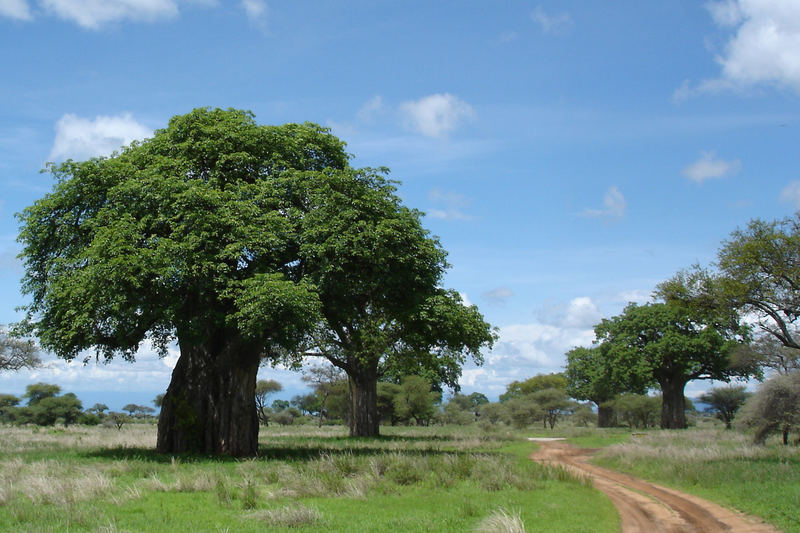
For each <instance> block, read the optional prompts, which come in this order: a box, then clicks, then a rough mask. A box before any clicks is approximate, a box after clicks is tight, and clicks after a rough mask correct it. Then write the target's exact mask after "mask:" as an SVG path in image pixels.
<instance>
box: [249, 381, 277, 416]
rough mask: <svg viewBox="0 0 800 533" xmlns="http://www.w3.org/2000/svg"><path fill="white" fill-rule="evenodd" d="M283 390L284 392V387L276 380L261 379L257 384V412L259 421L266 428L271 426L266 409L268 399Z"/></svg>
mask: <svg viewBox="0 0 800 533" xmlns="http://www.w3.org/2000/svg"><path fill="white" fill-rule="evenodd" d="M282 390H283V385H281V384H280V383H278V382H277V381H275V380H274V379H260V380H258V381H257V382H256V393H255V401H256V412H257V413H258V420H259V421H260V422H261V423H262V424H263V425H265V426H268V425H269V416H268V415H267V412H266V408H267V407H268V406H267V398H268V397H269V396H270V395H272V394H275V393H276V392H279V391H282ZM273 408H274V407H273Z"/></svg>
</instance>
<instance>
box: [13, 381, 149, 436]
mask: <svg viewBox="0 0 800 533" xmlns="http://www.w3.org/2000/svg"><path fill="white" fill-rule="evenodd" d="M160 396H161V395H159V396H157V397H156V399H155V400H154V401H153V403H155V404H156V406H158V403H159V401H160ZM23 402H24V404H25V405H21V404H23ZM122 411H123V412H117V411H111V410H109V407H108V406H107V405H105V404H103V403H96V404H94V405H93V406H92V407H90V408H88V409H86V410H84V409H83V404H82V402H81V401H80V400H79V399H78V397H77V396H75V394H73V393H71V392H67V393H64V394H61V387H59V386H58V385H53V384H49V383H34V384H31V385H28V386H27V387H26V388H25V394H23V395H22V396H21V397H17V396H14V395H13V394H0V423H2V424H13V425H27V424H32V425H36V426H55V425H63V426H70V425H72V424H82V425H87V426H96V425H98V424H104V425H106V426H109V427H116V428H117V429H121V428H122V426H123V425H125V424H126V423H129V422H133V421H137V422H155V420H156V417H155V416H154V414H155V412H156V410H155V409H153V408H152V407H150V406H148V405H137V404H133V403H129V404H127V405H125V406H124V407H123V408H122Z"/></svg>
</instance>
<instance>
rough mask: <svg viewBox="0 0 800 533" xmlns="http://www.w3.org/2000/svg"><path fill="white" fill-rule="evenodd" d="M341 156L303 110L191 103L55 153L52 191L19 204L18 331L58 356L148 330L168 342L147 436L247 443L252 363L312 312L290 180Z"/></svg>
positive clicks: (133, 341)
mask: <svg viewBox="0 0 800 533" xmlns="http://www.w3.org/2000/svg"><path fill="white" fill-rule="evenodd" d="M347 162H348V155H347V153H346V152H345V151H344V144H343V143H342V142H341V141H340V140H338V139H337V138H335V137H334V136H332V135H330V134H329V133H328V132H327V130H325V129H324V128H321V127H320V126H317V125H315V124H309V123H307V124H287V125H284V126H260V125H257V124H256V123H255V121H254V119H253V116H252V115H251V114H250V113H248V112H244V111H237V110H221V109H196V110H194V111H192V112H191V113H189V114H187V115H182V116H176V117H173V118H172V119H171V120H170V121H169V125H168V126H167V128H165V129H163V130H158V131H156V132H155V134H154V136H153V137H152V138H150V139H147V140H144V141H141V142H134V143H132V144H131V145H130V146H128V147H126V148H123V149H122V151H121V152H120V153H118V154H115V155H113V156H111V157H108V158H94V159H91V160H88V161H82V162H75V161H71V160H70V161H66V162H65V163H62V164H59V165H51V166H50V167H49V170H50V172H51V173H52V174H53V176H54V177H55V179H56V184H55V186H54V189H53V191H52V192H51V193H49V194H47V195H46V196H45V197H44V198H42V199H40V200H38V201H37V202H36V203H34V204H33V205H32V206H30V207H28V208H26V209H25V210H24V211H23V213H22V214H21V215H20V220H21V223H22V224H21V226H22V227H21V232H20V236H19V240H20V242H21V243H22V245H23V250H22V258H23V261H24V263H25V268H26V274H25V278H24V280H23V289H24V291H25V292H26V293H27V294H29V295H30V296H31V300H32V301H31V304H30V305H29V306H28V308H27V319H26V321H25V322H24V324H23V331H25V332H27V333H30V334H32V335H34V336H36V337H38V338H39V340H40V342H41V344H42V345H43V346H44V347H46V348H48V349H50V350H52V351H54V352H55V353H56V354H57V355H58V356H60V357H62V358H64V359H68V360H71V359H74V358H75V357H78V356H79V355H82V354H83V353H84V351H85V350H89V349H94V351H95V354H96V357H98V358H101V357H102V358H105V359H111V358H113V357H115V356H121V357H123V358H125V359H128V360H133V359H134V357H135V353H136V351H137V349H138V348H139V346H140V344H141V343H142V341H143V340H145V339H150V340H151V341H152V342H153V343H154V345H155V346H156V347H157V348H158V349H159V350H160V351H161V352H162V353H166V349H167V346H168V344H169V343H170V342H172V341H173V340H177V341H178V344H179V346H180V351H181V355H180V358H179V360H178V363H177V365H176V368H175V370H174V372H173V376H172V381H171V383H170V387H169V389H168V390H167V392H166V394H165V397H164V403H163V405H162V409H161V417H160V420H159V438H158V449H159V450H160V451H163V452H182V451H199V452H207V453H227V454H232V455H254V454H256V452H257V431H258V421H257V416H256V412H255V405H254V404H253V397H254V387H255V376H256V373H257V370H258V366H259V364H260V363H261V362H262V361H263V360H264V359H271V358H277V357H281V356H283V355H284V353H285V352H286V350H291V349H294V348H295V347H296V346H297V344H298V343H300V342H301V341H302V340H303V339H304V338H305V335H306V334H307V332H308V331H309V330H311V329H312V328H313V327H314V326H316V324H317V322H318V317H319V314H318V312H317V310H318V307H319V300H318V298H317V296H316V295H315V294H314V292H313V289H312V287H311V286H310V285H309V284H308V283H307V282H306V281H305V280H304V279H303V278H302V268H301V265H300V264H299V256H298V254H299V247H300V243H299V225H300V222H301V219H302V218H303V213H304V212H305V211H306V210H307V209H308V206H306V205H304V204H303V203H302V200H303V199H305V197H306V196H305V195H302V196H298V195H297V194H295V192H296V191H297V190H298V189H302V188H303V187H304V185H303V183H304V182H307V181H312V180H315V179H317V180H322V181H324V180H326V179H328V178H329V177H330V176H332V175H335V174H337V173H340V172H343V173H345V174H346V175H348V176H349V175H351V174H352V171H350V170H349V169H348V167H347V165H348V163H347ZM341 179H345V178H341Z"/></svg>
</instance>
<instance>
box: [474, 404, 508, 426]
mask: <svg viewBox="0 0 800 533" xmlns="http://www.w3.org/2000/svg"><path fill="white" fill-rule="evenodd" d="M506 407H507V406H506V405H504V404H502V403H499V402H490V403H485V404H483V405H481V406H480V408H479V412H480V415H481V420H486V421H488V422H489V424H492V425H495V424H497V423H498V422H500V421H502V420H503V418H504V417H505V416H506Z"/></svg>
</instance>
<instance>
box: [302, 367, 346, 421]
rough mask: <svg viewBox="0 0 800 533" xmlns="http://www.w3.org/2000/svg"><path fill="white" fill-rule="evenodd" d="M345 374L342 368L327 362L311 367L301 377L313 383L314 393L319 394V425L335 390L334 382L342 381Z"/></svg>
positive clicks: (310, 383)
mask: <svg viewBox="0 0 800 533" xmlns="http://www.w3.org/2000/svg"><path fill="white" fill-rule="evenodd" d="M344 376H345V373H344V371H343V370H342V369H341V368H337V367H335V366H333V365H331V364H325V365H314V366H311V367H309V368H308V369H307V370H306V371H305V372H304V374H303V377H302V378H301V379H302V380H303V381H304V382H305V383H308V384H309V385H311V387H312V388H313V389H314V393H315V394H316V395H317V398H318V403H319V408H318V411H317V415H318V424H319V427H322V420H323V418H324V416H325V406H326V404H327V403H328V396H330V395H331V392H333V387H334V384H335V383H337V382H339V381H341V380H342V379H343V378H344Z"/></svg>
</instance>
